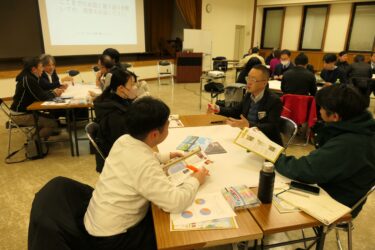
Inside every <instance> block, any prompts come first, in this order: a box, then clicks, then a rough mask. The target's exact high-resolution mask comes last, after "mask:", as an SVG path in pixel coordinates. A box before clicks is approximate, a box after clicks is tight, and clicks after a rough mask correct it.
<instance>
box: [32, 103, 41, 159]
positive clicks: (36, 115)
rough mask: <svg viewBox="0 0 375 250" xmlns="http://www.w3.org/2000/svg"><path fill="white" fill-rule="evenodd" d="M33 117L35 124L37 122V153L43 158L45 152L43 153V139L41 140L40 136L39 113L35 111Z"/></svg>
mask: <svg viewBox="0 0 375 250" xmlns="http://www.w3.org/2000/svg"><path fill="white" fill-rule="evenodd" d="M33 117H34V122H35V136H36V137H35V138H36V143H37V145H38V146H37V151H38V156H39V157H40V158H42V157H43V152H42V139H41V138H40V135H39V130H40V129H39V125H38V120H39V112H38V111H36V110H34V111H33Z"/></svg>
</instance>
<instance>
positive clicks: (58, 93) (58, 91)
mask: <svg viewBox="0 0 375 250" xmlns="http://www.w3.org/2000/svg"><path fill="white" fill-rule="evenodd" d="M53 93H54V94H55V96H61V94H62V93H64V90H63V89H54V90H53Z"/></svg>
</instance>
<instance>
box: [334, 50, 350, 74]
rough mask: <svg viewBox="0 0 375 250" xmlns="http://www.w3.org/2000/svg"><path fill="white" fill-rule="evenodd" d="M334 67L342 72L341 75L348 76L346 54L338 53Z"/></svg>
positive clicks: (348, 65)
mask: <svg viewBox="0 0 375 250" xmlns="http://www.w3.org/2000/svg"><path fill="white" fill-rule="evenodd" d="M336 66H337V68H338V69H339V70H340V71H341V72H342V74H343V75H345V76H346V75H347V74H348V69H349V67H350V64H349V63H348V52H346V51H341V52H340V53H339V56H338V60H337V62H336Z"/></svg>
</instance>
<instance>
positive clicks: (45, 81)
mask: <svg viewBox="0 0 375 250" xmlns="http://www.w3.org/2000/svg"><path fill="white" fill-rule="evenodd" d="M51 78H52V82H50V81H49V78H48V75H47V73H46V72H44V71H43V73H42V75H41V76H40V78H39V85H40V87H42V89H44V90H51V89H55V88H59V87H60V86H61V84H60V79H59V76H58V75H57V73H56V70H54V71H53V73H52V75H51Z"/></svg>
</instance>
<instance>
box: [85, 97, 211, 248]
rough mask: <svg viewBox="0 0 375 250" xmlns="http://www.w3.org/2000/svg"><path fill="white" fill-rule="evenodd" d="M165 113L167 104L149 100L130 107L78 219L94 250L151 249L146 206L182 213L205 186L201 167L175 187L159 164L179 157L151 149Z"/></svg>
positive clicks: (162, 131)
mask: <svg viewBox="0 0 375 250" xmlns="http://www.w3.org/2000/svg"><path fill="white" fill-rule="evenodd" d="M169 114H170V110H169V108H168V106H167V105H166V104H165V103H163V102H162V101H160V100H158V99H154V98H152V97H143V98H141V99H139V100H137V101H135V102H134V103H133V104H132V105H131V106H130V108H129V110H128V114H127V119H126V122H127V127H128V131H129V134H127V135H123V136H121V137H120V138H119V139H118V140H117V141H116V142H115V144H114V145H113V147H112V149H111V152H110V153H109V156H108V158H107V160H106V162H105V167H104V169H103V172H102V173H101V174H100V176H99V180H98V182H97V183H96V186H95V190H94V192H93V195H92V198H91V200H90V203H89V206H88V208H87V211H86V214H85V217H84V225H85V228H86V230H87V232H88V233H89V234H90V235H92V236H93V237H92V244H93V245H94V246H95V247H96V248H95V249H101V250H102V249H142V250H147V249H156V242H155V235H154V228H153V222H152V215H151V208H150V203H151V202H152V203H154V204H155V205H156V206H158V207H160V208H161V209H163V210H164V211H166V212H171V213H179V212H182V211H183V210H184V209H185V208H186V207H187V206H189V205H190V204H191V203H192V202H193V200H194V198H195V195H196V192H197V190H198V188H199V186H200V185H201V184H203V183H204V182H205V177H206V176H207V175H208V171H207V170H206V169H205V168H202V169H201V170H199V171H198V172H196V173H194V174H192V175H191V177H188V178H187V179H186V180H185V182H184V183H183V184H182V185H180V186H177V187H176V186H175V185H173V184H172V182H170V181H169V179H168V177H167V176H166V174H165V173H164V171H163V169H162V167H161V165H160V163H161V162H166V161H167V160H169V159H170V158H174V157H176V156H181V154H179V153H177V152H174V153H168V154H156V153H155V152H154V150H153V148H154V147H156V146H157V145H158V144H160V143H161V142H163V141H164V139H165V138H166V137H167V136H168V125H169V121H168V117H169Z"/></svg>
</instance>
